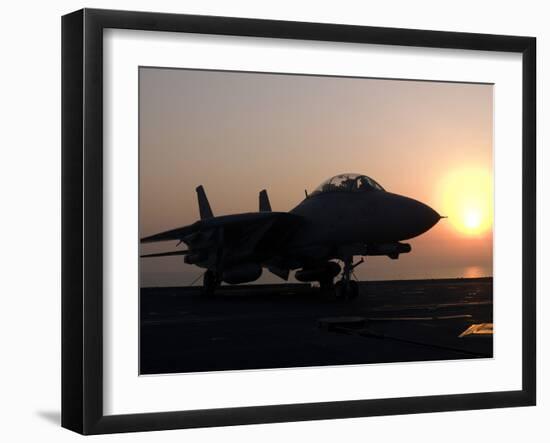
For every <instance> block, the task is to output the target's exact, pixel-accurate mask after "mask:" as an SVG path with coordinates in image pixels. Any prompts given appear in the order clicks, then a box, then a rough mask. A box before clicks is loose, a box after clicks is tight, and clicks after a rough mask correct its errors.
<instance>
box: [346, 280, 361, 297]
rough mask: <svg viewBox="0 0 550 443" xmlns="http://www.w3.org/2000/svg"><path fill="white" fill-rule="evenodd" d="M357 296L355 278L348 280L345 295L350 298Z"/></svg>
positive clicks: (357, 285)
mask: <svg viewBox="0 0 550 443" xmlns="http://www.w3.org/2000/svg"><path fill="white" fill-rule="evenodd" d="M358 296H359V284H358V283H357V282H356V281H355V280H351V281H349V282H348V288H347V297H348V299H350V300H353V299H354V298H357V297H358Z"/></svg>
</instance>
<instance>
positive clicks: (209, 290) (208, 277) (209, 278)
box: [202, 269, 221, 295]
mask: <svg viewBox="0 0 550 443" xmlns="http://www.w3.org/2000/svg"><path fill="white" fill-rule="evenodd" d="M220 283H221V282H220V280H219V279H218V276H217V275H216V273H215V272H214V271H211V270H210V269H208V270H207V271H206V272H205V273H204V276H203V278H202V295H212V294H213V293H214V291H215V290H216V288H217V287H218V286H219V285H220Z"/></svg>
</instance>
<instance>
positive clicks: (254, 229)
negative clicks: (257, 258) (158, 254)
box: [141, 212, 302, 249]
mask: <svg viewBox="0 0 550 443" xmlns="http://www.w3.org/2000/svg"><path fill="white" fill-rule="evenodd" d="M301 223H302V217H300V216H298V215H295V214H290V213H287V212H251V213H244V214H235V215H225V216H220V217H213V218H205V219H202V220H199V221H197V222H195V223H193V224H191V225H188V226H183V227H180V228H176V229H171V230H169V231H164V232H160V233H158V234H154V235H150V236H147V237H144V238H142V239H141V243H152V242H159V241H167V240H181V241H183V242H185V243H189V239H190V238H191V237H193V236H194V235H195V234H207V233H212V232H214V231H219V230H221V229H223V232H224V243H226V244H227V243H229V244H230V243H234V244H235V246H238V245H239V244H240V246H241V247H242V249H250V248H251V247H252V248H253V247H255V246H256V245H257V244H258V243H259V242H262V241H265V242H267V243H275V242H276V240H278V239H279V238H280V237H281V236H282V235H283V234H284V233H287V234H288V233H289V232H292V231H293V228H296V227H297V226H298V225H300V224H301ZM270 234H271V235H270ZM275 237H276V238H275Z"/></svg>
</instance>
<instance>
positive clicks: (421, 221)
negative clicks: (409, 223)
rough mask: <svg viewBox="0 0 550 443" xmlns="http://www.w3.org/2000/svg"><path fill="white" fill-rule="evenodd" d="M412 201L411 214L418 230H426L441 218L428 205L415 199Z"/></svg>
mask: <svg viewBox="0 0 550 443" xmlns="http://www.w3.org/2000/svg"><path fill="white" fill-rule="evenodd" d="M413 202H414V204H412V205H411V206H412V208H411V209H412V211H411V216H412V219H413V220H414V221H413V223H414V225H415V226H416V227H417V230H418V231H419V232H421V233H422V232H426V231H427V230H428V229H430V228H432V227H433V226H435V224H436V223H437V222H438V221H439V220H440V219H441V216H440V215H439V214H438V213H437V212H436V211H434V210H433V209H432V208H430V207H429V206H428V205H426V204H424V203H421V202H419V201H416V200H413Z"/></svg>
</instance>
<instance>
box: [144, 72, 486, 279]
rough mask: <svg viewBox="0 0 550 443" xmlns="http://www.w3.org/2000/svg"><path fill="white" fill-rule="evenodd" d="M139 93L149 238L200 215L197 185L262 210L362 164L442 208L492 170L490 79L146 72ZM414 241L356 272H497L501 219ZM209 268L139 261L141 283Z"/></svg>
mask: <svg viewBox="0 0 550 443" xmlns="http://www.w3.org/2000/svg"><path fill="white" fill-rule="evenodd" d="M139 92H140V235H141V236H143V235H149V234H152V233H156V232H159V231H162V230H166V229H171V228H173V227H176V226H182V225H186V224H189V223H192V222H194V221H195V220H196V219H197V217H198V210H197V204H196V195H195V187H196V186H197V185H199V184H202V185H204V187H205V189H206V192H207V195H208V198H209V200H210V203H211V206H212V209H213V211H214V214H215V215H223V214H229V213H238V212H247V211H255V210H257V205H258V192H259V191H260V190H261V189H264V188H266V189H268V193H269V197H270V200H271V205H272V207H273V209H274V210H279V211H288V210H290V209H292V208H293V207H294V206H296V205H297V204H298V203H299V202H300V201H301V200H302V199H303V196H304V189H308V190H310V191H311V190H313V189H314V188H315V187H316V186H317V185H319V183H321V182H322V181H323V180H325V179H326V178H328V177H331V176H333V175H336V174H339V173H342V172H358V173H362V174H366V175H369V176H371V177H373V178H374V179H375V180H376V181H378V182H379V183H380V184H381V185H382V186H384V187H385V188H386V190H388V191H391V192H395V193H398V194H403V195H407V196H410V197H413V198H415V199H418V200H421V201H423V202H425V203H427V204H428V205H430V206H432V207H433V208H434V209H436V210H438V211H439V212H440V213H442V214H443V215H445V214H444V209H443V206H445V201H444V199H445V196H443V195H442V189H443V187H444V185H443V184H444V183H445V180H446V179H447V178H448V177H449V175H450V174H452V173H453V172H455V171H457V170H464V169H465V168H472V167H474V168H476V169H480V170H483V171H486V172H487V173H488V174H492V131H493V121H492V118H493V117H492V116H493V108H492V107H493V87H492V85H485V84H457V83H440V82H421V81H401V80H378V79H355V78H341V77H317V76H297V75H276V74H254V73H232V72H223V71H222V72H215V71H194V70H176V69H157V68H141V69H140V90H139ZM455 186H460V183H459V184H458V185H455ZM488 203H491V204H492V202H488ZM446 204H447V206H448V204H449V202H448V201H447V202H446ZM410 243H411V245H412V246H413V251H412V253H410V254H404V255H402V256H401V258H400V259H399V260H390V259H388V258H386V257H375V258H374V257H373V258H371V257H369V258H368V260H367V263H366V264H364V265H362V266H360V267H359V268H358V269H357V270H356V274H358V277H359V278H365V279H393V278H431V277H467V276H479V275H492V229H489V230H488V231H486V232H485V233H483V234H480V235H474V236H472V235H465V234H463V233H460V232H459V231H458V230H457V229H455V228H454V227H453V226H452V223H449V220H442V221H441V222H440V223H439V224H438V225H436V226H435V227H434V228H433V229H432V230H430V231H428V232H427V233H426V234H424V235H422V236H421V237H418V238H416V239H413V240H411V241H410ZM173 246H174V244H171V243H170V242H167V243H159V244H156V245H150V246H149V245H148V246H147V247H146V248H145V247H144V248H143V252H153V251H163V250H172V249H173ZM200 274H201V270H200V269H198V268H196V267H193V266H188V265H185V264H184V263H183V260H182V258H181V257H176V258H162V259H149V260H141V278H142V284H143V285H159V286H160V285H171V284H188V283H190V281H191V280H193V278H194V277H196V276H198V275H200ZM266 275H268V274H267V272H264V276H266ZM262 279H263V280H264V281H276V278H275V279H268V280H266V279H265V277H262Z"/></svg>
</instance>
